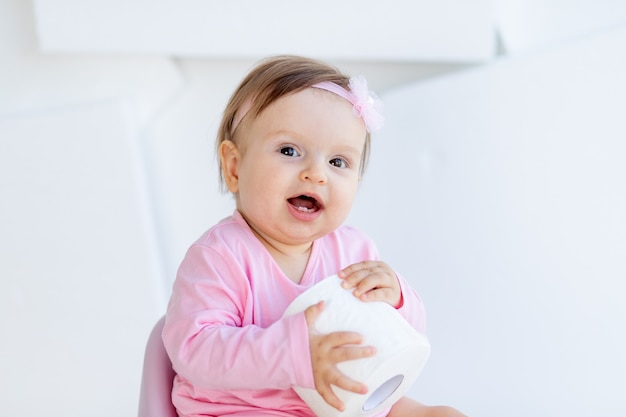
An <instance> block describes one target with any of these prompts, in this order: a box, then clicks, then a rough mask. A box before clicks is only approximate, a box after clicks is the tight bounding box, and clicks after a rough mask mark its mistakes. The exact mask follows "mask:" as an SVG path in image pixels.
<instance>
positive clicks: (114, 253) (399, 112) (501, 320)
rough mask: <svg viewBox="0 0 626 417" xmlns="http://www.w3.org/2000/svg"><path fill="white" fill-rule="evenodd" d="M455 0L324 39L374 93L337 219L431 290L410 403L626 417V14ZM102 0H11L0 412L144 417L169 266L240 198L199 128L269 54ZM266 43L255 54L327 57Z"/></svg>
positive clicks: (331, 53)
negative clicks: (371, 120) (347, 196)
mask: <svg viewBox="0 0 626 417" xmlns="http://www.w3.org/2000/svg"><path fill="white" fill-rule="evenodd" d="M458 1H459V2H458V3H455V0H448V1H447V2H441V3H437V4H436V5H435V4H431V3H432V2H409V1H404V2H403V1H397V2H396V3H394V5H395V7H396V12H400V11H402V12H403V16H404V17H405V18H406V16H405V15H406V13H404V12H405V11H406V10H409V11H410V12H411V13H412V15H413V16H415V18H414V19H413V20H411V22H412V23H413V25H407V24H405V25H404V30H400V31H398V26H401V25H398V24H397V21H398V20H397V19H395V20H394V19H393V17H394V15H393V14H390V18H389V19H388V20H383V19H378V20H377V19H372V18H371V16H369V17H367V19H370V20H366V21H370V22H377V27H376V28H375V29H376V32H377V33H378V34H379V38H380V42H381V45H391V44H393V45H394V46H395V47H394V48H386V49H385V48H382V49H380V48H364V49H359V50H358V51H359V52H358V54H354V53H353V52H354V50H351V49H350V47H351V46H350V45H351V44H350V42H349V41H348V42H336V43H334V42H333V43H327V42H325V48H324V51H323V52H320V53H319V54H318V55H319V56H320V57H321V58H327V59H332V62H334V63H336V64H337V65H339V66H340V67H341V68H342V69H344V70H346V71H347V72H349V73H353V74H363V75H365V76H366V77H367V78H368V79H369V81H370V84H371V86H372V87H373V88H374V89H375V90H376V91H378V92H379V93H380V95H381V96H382V97H383V99H384V101H385V104H386V114H387V125H386V127H385V129H384V130H383V131H382V132H381V133H380V134H379V135H377V137H376V138H375V142H374V153H373V156H372V164H371V168H370V171H369V172H368V173H367V175H366V177H365V180H364V182H363V186H362V189H361V192H360V195H359V201H358V205H357V207H356V208H355V211H354V213H353V215H352V216H351V218H350V221H351V222H353V223H355V224H357V225H359V226H361V227H362V228H364V229H365V230H366V231H368V232H369V233H370V234H372V235H373V236H374V237H375V238H376V239H377V241H378V244H379V247H380V250H381V253H382V254H383V257H384V258H385V259H386V260H388V261H389V262H390V263H391V264H392V265H394V266H395V267H396V268H397V269H398V270H399V271H400V272H401V273H403V274H404V275H405V276H407V277H408V278H409V279H411V280H412V282H413V283H414V285H415V287H416V288H417V289H418V290H419V291H420V293H421V294H422V296H423V298H424V300H425V302H426V305H427V309H428V319H429V320H428V321H429V337H430V338H431V341H432V343H433V354H432V356H431V359H430V360H429V363H428V364H427V367H426V369H425V371H424V373H423V375H422V377H421V378H420V379H419V380H418V382H417V384H416V385H415V387H414V388H413V390H412V391H411V395H414V396H415V397H416V398H419V399H421V400H423V401H426V402H441V403H448V404H453V405H456V406H457V407H459V408H460V409H462V410H464V411H466V412H467V413H469V414H470V415H485V416H499V415H511V416H516V415H519V416H522V415H529V414H533V415H545V416H552V415H571V416H581V417H582V416H587V415H595V414H608V415H623V414H625V413H626V401H625V400H624V399H623V394H622V393H623V392H625V391H626V364H625V360H624V358H623V353H622V352H624V351H625V350H626V349H625V348H626V330H625V329H626V323H625V317H626V314H625V313H626V311H625V309H624V307H623V303H620V298H619V295H620V294H621V293H623V292H624V291H623V290H624V284H623V279H624V278H625V277H626V264H625V261H624V259H626V256H624V255H626V224H625V220H624V216H623V214H622V213H624V212H625V211H626V210H625V209H626V207H625V206H626V188H625V187H624V185H623V178H624V177H625V176H626V175H625V174H626V172H624V171H625V168H624V165H623V163H622V160H623V156H624V154H626V149H625V145H624V142H623V141H624V139H625V138H626V127H625V125H624V123H623V122H622V121H621V120H622V113H623V108H624V105H625V104H626V103H625V102H624V101H625V99H624V97H626V85H625V84H624V83H625V81H624V79H623V76H622V75H621V74H623V73H624V71H625V70H626V56H625V55H624V51H626V49H625V48H624V45H626V34H625V29H624V24H625V22H626V10H625V7H624V6H622V5H621V4H618V2H612V1H609V0H606V1H599V2H598V1H591V0H587V1H581V2H576V7H570V6H571V5H569V4H568V3H567V2H562V1H558V0H551V1H549V2H540V3H538V4H537V5H535V6H536V7H534V8H533V9H532V10H530V9H529V4H528V3H527V2H525V1H522V0H499V1H495V2H492V3H493V4H492V3H491V2H487V1H484V0H473V1H472V2H468V1H460V0H458ZM90 3H91V6H90V8H85V7H82V6H80V5H78V3H75V2H71V1H66V0H39V1H36V2H35V3H34V4H33V3H31V2H29V1H22V0H0V196H1V197H0V202H1V203H0V232H1V234H0V338H1V339H0V340H1V342H0V372H1V373H2V378H1V379H0V381H1V382H0V415H12V416H30V415H36V414H43V413H45V414H47V415H54V416H56V415H58V416H64V417H65V416H69V417H72V416H76V417H78V416H84V415H89V416H100V415H101V416H109V415H126V416H132V415H135V414H136V407H137V395H138V391H139V377H140V372H141V360H142V355H143V347H144V344H145V340H146V337H147V334H148V332H149V330H150V327H151V326H152V324H153V323H154V321H155V320H156V318H157V317H159V316H160V315H161V314H163V311H164V305H165V302H166V300H167V296H168V292H169V288H170V285H171V282H172V280H173V276H174V272H175V269H176V267H177V264H178V262H179V261H180V258H181V256H182V254H183V253H184V251H185V250H186V248H187V246H188V245H189V243H190V242H191V241H192V240H193V239H195V238H196V237H197V236H198V235H199V234H200V233H201V232H202V231H203V230H204V229H205V228H207V227H209V226H210V225H211V224H213V223H214V222H215V221H217V220H218V219H220V218H221V217H223V216H224V215H227V214H229V213H230V212H231V210H232V207H233V205H232V201H231V200H230V198H229V197H227V196H223V195H220V194H219V193H218V191H217V175H216V167H215V163H214V159H213V152H212V145H213V137H214V132H215V129H216V125H217V123H218V120H219V117H220V112H221V111H222V108H223V106H224V104H225V102H226V100H227V98H228V96H229V95H230V93H231V91H232V89H233V88H234V87H235V85H236V84H237V82H238V81H239V80H240V79H241V77H242V76H243V75H244V74H245V73H246V72H247V70H248V69H249V68H250V67H251V66H252V65H253V63H254V62H255V61H256V59H257V58H258V57H259V56H256V54H255V53H251V52H250V51H247V50H245V49H244V48H243V46H242V45H241V44H238V42H239V40H238V39H239V38H238V37H232V36H222V37H220V36H217V39H219V41H220V42H219V44H218V46H219V48H217V47H216V46H215V45H214V44H215V40H214V39H216V36H208V35H207V32H206V30H207V29H206V28H204V27H203V26H202V25H199V24H188V25H185V19H192V16H195V15H198V14H200V13H206V12H207V4H205V2H194V1H187V0H186V2H185V5H186V8H185V9H184V11H185V13H181V12H180V10H179V11H178V12H177V13H173V12H172V10H174V9H172V8H177V7H180V2H169V1H163V2H161V3H159V7H155V8H153V9H151V12H150V13H148V14H147V15H149V16H150V22H152V25H149V24H148V23H147V20H146V19H141V16H142V14H141V6H142V3H141V2H140V1H139V2H137V1H135V2H122V1H120V2H115V1H95V2H90ZM233 4H234V3H229V6H228V7H226V6H224V8H218V9H212V10H213V11H214V12H215V13H216V14H219V13H231V12H232V10H231V8H232V5H233ZM237 4H238V5H239V6H241V5H245V6H246V7H259V9H258V10H256V11H254V10H253V11H252V12H255V13H257V15H263V13H265V14H264V15H265V16H267V17H268V18H270V17H271V16H273V15H280V14H279V13H276V11H275V10H274V11H271V10H269V11H268V9H267V8H266V7H262V5H261V4H260V3H258V2H245V1H243V2H238V3H237ZM255 4H258V6H255ZM359 4H360V5H361V7H362V9H360V10H359V13H363V16H368V15H367V12H368V11H373V10H377V9H376V8H375V4H374V3H372V4H370V3H363V2H359ZM539 6H541V7H539ZM144 7H145V4H144ZM168 7H169V8H170V9H169V11H170V12H171V13H170V12H168ZM212 7H216V6H214V5H213V6H212ZM369 7H371V8H369ZM194 8H197V9H194ZM405 8H408V9H405ZM190 10H191V11H192V12H191V13H190ZM448 10H453V11H452V12H449V11H448ZM529 10H530V11H529ZM94 11H97V12H98V13H95V12H94ZM193 11H195V12H196V13H193ZM461 11H463V13H461ZM531 12H532V13H531ZM89 13H92V14H91V15H90V14H89ZM107 13H108V16H109V17H110V19H109V20H108V21H111V23H112V24H111V25H108V26H105V27H104V28H102V27H101V26H99V25H98V24H97V23H98V19H99V18H100V19H101V18H102V16H104V15H106V14H107ZM285 13H287V12H285ZM411 13H409V15H410V14H411ZM246 15H247V14H246ZM124 16H126V19H123V17H124ZM185 16H187V17H185ZM288 16H289V15H288V14H286V15H283V17H288ZM459 16H462V17H463V18H464V24H463V25H455V24H454V22H455V21H458V18H459ZM90 19H91V20H90ZM111 19H113V20H114V21H113V20H111ZM116 19H117V20H116ZM120 19H121V20H120ZM155 22H156V23H158V24H159V25H157V26H156V27H157V28H158V29H159V30H158V31H156V32H155V26H154V25H155ZM194 22H196V21H195V20H194ZM333 22H334V23H333ZM341 22H344V23H341ZM394 22H396V24H394ZM113 23H115V24H113ZM196 23H197V22H196ZM340 23H341V24H340ZM351 23H354V22H350V21H349V20H348V21H347V23H346V21H344V20H341V19H337V20H334V21H330V22H329V24H330V25H331V27H330V29H329V30H330V31H331V33H335V32H332V31H333V30H334V31H339V32H337V33H343V32H341V31H340V29H343V30H346V31H347V32H350V31H349V30H347V29H349V28H350V26H349V25H350V24H351ZM357 23H358V22H357ZM357 23H355V25H356V26H355V27H358V25H357ZM361 23H362V22H361ZM540 23H541V24H540ZM333 25H335V26H333ZM385 25H387V27H388V28H390V29H389V30H385ZM303 26H304V27H308V26H306V25H303ZM494 26H496V27H497V28H498V36H499V38H500V50H501V51H500V52H501V55H500V56H498V57H496V56H494V55H493V40H494V39H495V38H494V37H492V36H490V35H489V34H490V33H493V27H494ZM135 28H136V30H134V29H135ZM391 28H392V29H393V30H391ZM161 29H163V30H161ZM151 33H152V34H153V36H149V35H150V34H151ZM159 33H162V34H168V33H169V34H170V38H169V39H170V41H169V42H168V43H167V42H165V40H163V39H162V38H160V37H159V36H156V34H159ZM114 35H115V36H114ZM218 35H219V34H218ZM240 35H241V34H240ZM243 35H245V33H243ZM403 35H406V37H407V38H411V37H412V39H416V40H417V41H416V42H414V43H410V42H409V43H403V42H398V40H399V37H401V36H403ZM249 36H250V34H248V37H249ZM298 37H300V39H309V38H310V28H309V29H307V31H303V32H302V33H298V32H293V33H292V38H293V39H296V40H297V39H298ZM205 38H208V39H206V41H205V42H199V41H198V40H199V39H200V40H203V39H205ZM243 38H245V36H243ZM293 39H292V40H293ZM107 41H108V43H107ZM266 41H267V42H270V43H267V44H263V45H264V46H265V47H267V50H263V51H261V50H258V54H259V55H264V54H265V53H270V51H284V52H297V53H312V54H315V49H314V47H315V44H310V43H298V42H290V43H289V44H287V43H282V42H281V40H280V39H278V40H276V39H274V40H273V41H272V40H271V39H269V40H268V39H266ZM351 41H354V39H351ZM404 41H406V39H404ZM229 42H230V44H229ZM272 42H273V43H272ZM298 45H301V49H298ZM402 45H405V46H402ZM225 47H228V48H227V49H228V51H229V53H228V54H226V55H228V57H226V56H225V55H224V53H223V52H220V51H222V49H221V48H225ZM216 48H217V49H216ZM294 48H295V50H294ZM403 48H405V49H403ZM403 50H404V52H403ZM255 51H256V50H255ZM391 52H392V53H393V60H389V59H390V55H385V54H389V53H391ZM351 54H352V55H351ZM357 58H358V59H357Z"/></svg>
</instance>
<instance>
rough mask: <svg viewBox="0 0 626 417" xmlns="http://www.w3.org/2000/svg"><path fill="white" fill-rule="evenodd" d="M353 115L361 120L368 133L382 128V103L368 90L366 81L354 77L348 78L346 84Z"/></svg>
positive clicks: (359, 77)
mask: <svg viewBox="0 0 626 417" xmlns="http://www.w3.org/2000/svg"><path fill="white" fill-rule="evenodd" d="M348 87H349V88H350V95H351V100H350V102H352V104H353V105H354V107H353V109H352V111H353V112H354V115H355V116H357V117H360V118H362V119H363V122H365V127H366V128H367V131H368V132H372V131H374V130H378V129H380V128H381V127H382V126H383V123H384V121H385V119H384V118H383V114H382V108H383V103H382V102H381V101H380V99H379V98H378V97H377V96H376V94H374V93H373V92H371V91H370V90H369V88H368V87H367V80H366V79H365V78H364V77H361V76H356V77H352V78H350V83H349V84H348Z"/></svg>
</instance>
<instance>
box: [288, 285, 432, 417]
mask: <svg viewBox="0 0 626 417" xmlns="http://www.w3.org/2000/svg"><path fill="white" fill-rule="evenodd" d="M322 300H324V301H325V305H326V306H325V308H324V311H323V312H322V313H321V314H320V316H319V317H318V319H317V321H316V323H315V327H316V330H317V331H319V332H320V333H331V332H337V331H353V332H357V333H360V334H361V335H363V337H364V342H363V343H364V345H371V346H374V347H376V350H377V354H376V355H375V356H373V357H370V358H364V359H358V360H352V361H345V362H341V363H339V364H338V365H337V367H338V368H339V370H340V371H341V372H343V373H344V374H345V375H347V376H349V377H350V378H353V379H355V380H357V381H361V382H363V383H365V385H367V387H368V392H367V393H366V394H356V393H353V392H349V391H345V390H342V389H340V388H338V387H333V389H334V391H335V394H336V395H337V397H339V399H340V400H341V401H342V402H343V403H344V405H345V410H344V411H343V412H340V411H339V410H337V409H335V408H333V407H331V406H330V405H328V404H327V403H326V401H324V399H323V398H322V397H321V396H320V395H319V394H318V393H317V391H316V390H314V389H308V388H302V387H294V390H295V391H296V393H297V394H298V395H299V396H300V398H302V400H303V401H304V402H305V403H306V404H307V405H308V406H309V407H311V409H312V410H313V412H314V413H315V414H316V415H317V416H319V417H322V416H323V417H340V416H341V417H343V416H350V417H370V416H373V415H375V414H377V413H379V412H381V411H382V410H385V409H386V408H389V407H391V406H392V405H393V404H394V403H395V402H396V401H397V400H398V399H400V397H402V396H403V395H404V394H405V393H406V391H407V390H408V389H409V388H410V387H411V385H413V383H414V382H415V380H416V379H417V377H418V376H419V374H420V372H421V371H422V369H423V368H424V365H425V364H426V360H427V359H428V355H429V354H430V344H429V342H428V339H427V338H426V336H424V335H423V334H420V333H419V332H417V331H416V330H415V329H414V328H413V327H411V325H410V324H409V323H408V322H407V321H406V320H405V319H404V318H403V317H402V316H401V315H400V313H398V312H397V311H396V309H394V308H393V307H391V306H390V305H389V304H387V303H384V302H368V303H365V302H362V301H360V300H359V299H357V298H356V297H355V296H354V295H352V290H346V289H344V288H343V287H342V286H341V279H340V278H339V277H337V276H336V275H333V276H330V277H328V278H326V279H324V280H323V281H321V282H319V283H317V284H316V285H314V286H313V287H311V288H309V289H308V290H307V291H305V292H304V293H302V294H301V295H300V296H298V297H297V298H296V299H295V300H294V301H293V302H292V303H291V304H290V305H289V306H288V307H287V310H286V311H285V313H284V314H283V315H284V316H289V315H292V314H295V313H298V312H301V311H303V310H305V309H306V308H307V307H309V306H310V305H313V304H316V303H317V302H319V301H322Z"/></svg>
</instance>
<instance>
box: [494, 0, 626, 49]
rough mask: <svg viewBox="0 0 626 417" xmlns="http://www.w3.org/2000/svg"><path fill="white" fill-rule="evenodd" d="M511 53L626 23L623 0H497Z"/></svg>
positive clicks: (500, 27) (500, 23)
mask: <svg viewBox="0 0 626 417" xmlns="http://www.w3.org/2000/svg"><path fill="white" fill-rule="evenodd" d="M493 4H494V11H495V21H496V25H497V28H498V31H499V33H500V36H501V39H502V42H503V44H504V48H505V50H506V52H507V54H509V55H510V54H519V53H532V52H533V51H536V50H542V49H545V48H554V47H555V46H559V45H562V44H566V43H570V42H577V41H579V40H581V39H583V38H584V37H586V36H590V35H594V34H596V33H598V32H601V31H604V30H610V29H613V28H615V27H617V26H619V25H626V2H625V1H623V0H576V1H571V0H495V1H494V2H493Z"/></svg>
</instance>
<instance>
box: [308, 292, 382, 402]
mask: <svg viewBox="0 0 626 417" xmlns="http://www.w3.org/2000/svg"><path fill="white" fill-rule="evenodd" d="M323 309H324V302H323V301H320V302H319V303H317V304H314V305H312V306H310V307H308V308H307V309H306V310H304V316H305V318H306V322H307V326H308V327H309V346H310V350H311V366H312V368H313V380H314V381H315V389H316V390H317V392H318V393H319V394H320V395H321V396H322V398H324V401H326V402H327V403H328V404H330V405H331V406H333V407H335V408H336V409H337V410H339V411H343V410H344V404H343V403H342V402H341V400H340V399H339V398H338V397H337V395H335V392H334V391H333V389H332V387H331V385H335V386H337V387H339V388H342V389H344V390H346V391H351V392H356V393H358V394H365V393H367V386H366V385H365V384H363V383H361V382H358V381H355V380H353V379H351V378H348V377H347V376H346V375H344V374H342V373H341V372H340V371H339V369H337V363H339V362H343V361H348V360H353V359H361V358H367V357H370V356H373V355H375V354H376V349H375V348H374V347H372V346H362V345H361V344H362V343H363V336H361V335H360V334H358V333H355V332H347V331H346V332H333V333H328V334H319V333H317V332H316V331H315V326H314V324H315V320H317V318H318V317H319V315H320V313H321V312H322V310H323Z"/></svg>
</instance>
